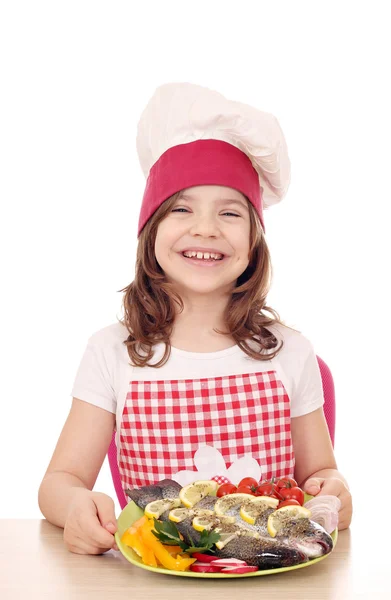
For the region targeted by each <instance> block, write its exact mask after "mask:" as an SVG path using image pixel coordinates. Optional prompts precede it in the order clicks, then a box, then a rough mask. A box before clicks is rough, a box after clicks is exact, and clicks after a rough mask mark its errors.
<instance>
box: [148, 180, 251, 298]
mask: <svg viewBox="0 0 391 600" xmlns="http://www.w3.org/2000/svg"><path fill="white" fill-rule="evenodd" d="M249 251H250V215H249V209H248V204H247V200H246V198H245V196H243V194H241V193H240V192H238V191H236V190H234V189H232V188H229V187H225V186H218V185H199V186H195V187H191V188H187V189H186V190H182V192H181V193H180V194H179V196H178V199H177V200H176V202H175V204H174V206H173V207H172V209H171V211H170V212H169V213H168V215H167V216H166V217H165V218H164V219H163V220H162V221H161V222H160V223H159V225H158V230H157V235H156V241H155V255H156V259H157V261H158V263H159V265H160V267H161V268H162V269H163V271H164V273H165V274H166V277H167V278H168V280H169V281H171V282H174V283H175V284H176V286H175V287H176V289H177V291H178V292H180V291H182V292H184V293H185V295H187V294H189V293H191V294H192V295H193V294H210V293H213V292H216V293H218V292H223V293H224V292H225V293H229V292H230V291H231V290H232V289H233V287H235V283H236V280H237V278H238V277H239V276H240V275H241V274H242V273H243V272H244V271H245V270H246V268H247V265H248V263H249ZM195 252H197V256H196V257H194V256H193V257H191V254H193V255H194V253H195ZM184 253H185V254H187V255H188V256H187V257H186V256H185V255H184ZM211 254H212V256H211Z"/></svg>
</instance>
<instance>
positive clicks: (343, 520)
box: [303, 477, 353, 530]
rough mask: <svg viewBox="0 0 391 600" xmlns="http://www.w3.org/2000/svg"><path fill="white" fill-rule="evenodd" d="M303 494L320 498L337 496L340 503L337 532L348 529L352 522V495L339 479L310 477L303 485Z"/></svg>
mask: <svg viewBox="0 0 391 600" xmlns="http://www.w3.org/2000/svg"><path fill="white" fill-rule="evenodd" d="M303 490H304V492H307V494H311V496H322V495H326V494H330V495H331V496H337V497H338V498H339V499H340V501H341V508H340V509H339V513H338V530H342V529H346V528H347V527H349V525H350V523H351V520H352V512H353V506H352V495H351V493H350V492H349V490H348V488H347V487H346V485H345V484H344V482H343V481H341V479H338V478H337V477H328V478H326V479H325V478H323V477H310V478H309V479H307V481H306V482H305V484H304V487H303Z"/></svg>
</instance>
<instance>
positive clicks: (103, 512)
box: [94, 492, 117, 533]
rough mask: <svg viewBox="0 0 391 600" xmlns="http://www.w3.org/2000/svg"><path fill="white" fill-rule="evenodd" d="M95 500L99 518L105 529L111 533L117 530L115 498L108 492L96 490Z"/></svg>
mask: <svg viewBox="0 0 391 600" xmlns="http://www.w3.org/2000/svg"><path fill="white" fill-rule="evenodd" d="M94 502H95V506H96V512H97V515H98V519H99V521H100V523H101V525H102V527H104V528H105V529H107V531H109V532H110V533H115V532H116V531H117V519H116V518H115V511H114V500H113V499H112V498H110V497H109V496H106V494H101V493H99V492H96V493H95V495H94Z"/></svg>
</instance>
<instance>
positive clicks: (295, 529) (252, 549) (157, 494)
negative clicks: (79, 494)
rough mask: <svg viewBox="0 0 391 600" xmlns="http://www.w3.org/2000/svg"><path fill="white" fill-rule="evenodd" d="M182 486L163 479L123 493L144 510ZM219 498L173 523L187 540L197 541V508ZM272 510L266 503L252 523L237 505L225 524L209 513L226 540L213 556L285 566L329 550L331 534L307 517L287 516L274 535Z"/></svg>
mask: <svg viewBox="0 0 391 600" xmlns="http://www.w3.org/2000/svg"><path fill="white" fill-rule="evenodd" d="M180 490H181V486H180V485H179V484H178V483H176V482H175V481H172V480H170V479H164V480H162V481H159V482H157V483H156V484H154V485H150V486H145V487H142V488H140V489H130V490H127V491H126V494H127V495H128V496H129V497H130V498H131V499H132V500H133V501H134V502H135V503H136V504H137V505H138V506H139V507H140V508H142V509H143V510H144V509H145V507H146V505H147V504H148V503H149V502H153V501H154V500H159V499H162V498H177V497H178V496H179V492H180ZM217 500H218V498H216V497H214V496H206V497H205V498H202V500H200V501H199V502H198V503H197V504H195V505H194V506H193V507H192V508H189V509H188V511H189V517H188V518H186V519H184V520H182V521H180V522H179V523H176V527H177V529H178V531H179V532H180V533H181V534H182V536H183V538H184V540H185V541H186V543H188V544H189V545H190V544H194V545H197V544H198V543H199V541H200V533H199V532H198V531H197V530H196V529H194V527H193V525H192V523H193V518H194V515H195V514H196V512H197V509H209V510H213V508H214V505H215V503H216V501H217ZM273 511H274V509H273V508H270V507H266V508H265V510H263V511H262V510H261V511H260V513H259V515H258V516H257V518H256V520H255V523H254V525H250V524H249V523H247V522H246V521H244V520H243V519H242V518H241V517H240V506H236V507H234V508H233V509H230V510H229V511H228V512H227V516H228V515H229V516H234V517H235V522H234V523H230V524H228V523H227V522H225V521H224V518H219V517H217V515H213V516H211V517H210V518H211V526H210V528H211V529H216V531H217V532H218V533H220V535H221V536H222V539H224V540H227V541H225V542H224V543H225V545H224V546H223V547H222V548H220V549H218V548H216V556H218V557H221V558H231V557H234V558H238V559H240V560H245V561H246V562H247V563H248V564H249V565H256V566H258V567H259V568H260V569H269V568H278V567H288V566H293V565H297V564H300V563H303V562H306V561H308V559H309V558H315V557H317V556H321V555H323V554H327V553H329V552H331V550H332V548H333V540H332V538H331V537H330V535H329V534H328V533H327V532H326V531H325V530H324V529H323V527H321V526H320V525H318V524H317V523H314V522H313V521H311V520H310V519H307V518H301V519H295V518H290V519H287V521H286V523H284V524H283V526H282V527H281V528H280V529H279V531H278V533H277V535H276V537H275V538H272V537H271V536H270V535H269V532H268V529H267V520H268V517H269V515H270V514H271V513H272V512H273ZM169 512H170V511H169V510H167V511H166V512H165V513H163V514H162V515H161V517H160V519H161V520H164V521H165V520H167V519H168V516H169Z"/></svg>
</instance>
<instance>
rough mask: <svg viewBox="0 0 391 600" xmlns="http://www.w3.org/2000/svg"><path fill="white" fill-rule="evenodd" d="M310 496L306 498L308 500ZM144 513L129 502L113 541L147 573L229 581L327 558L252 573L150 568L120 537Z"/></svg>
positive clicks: (131, 561) (295, 567)
mask: <svg viewBox="0 0 391 600" xmlns="http://www.w3.org/2000/svg"><path fill="white" fill-rule="evenodd" d="M310 497H311V496H307V497H306V501H307V499H309V498H310ZM143 514H144V511H143V510H141V508H139V507H138V506H137V504H135V503H134V502H133V501H131V502H129V504H128V505H127V506H125V508H124V509H123V511H122V512H121V514H120V515H119V517H118V521H117V522H118V531H117V532H116V534H115V541H116V543H117V546H118V548H119V550H120V552H121V553H122V554H123V555H124V557H125V558H126V559H127V560H128V561H129V562H130V563H132V564H133V565H135V566H136V567H141V568H142V569H146V570H147V571H153V572H154V573H163V575H179V576H180V577H198V578H201V579H205V578H213V579H229V578H232V577H259V576H260V575H274V574H276V573H283V572H284V571H293V570H294V569H303V568H305V567H310V566H311V565H314V564H316V563H318V562H319V561H321V560H324V559H325V558H327V556H329V555H330V553H329V554H325V555H324V556H319V558H313V559H311V560H309V561H308V562H305V563H301V564H299V565H294V566H293V567H281V568H279V569H264V570H259V571H253V572H252V573H232V574H230V575H229V574H226V573H194V572H193V571H173V570H171V569H165V568H164V567H150V566H149V565H145V564H144V563H143V561H142V559H141V558H140V557H139V556H138V554H136V552H134V551H133V550H132V549H131V548H129V546H126V545H125V544H123V543H122V542H121V537H122V534H123V533H124V531H126V529H128V527H130V526H131V525H132V523H134V522H135V521H137V519H139V518H140V517H142V516H143ZM331 537H332V539H333V542H334V547H335V544H336V543H337V537H338V530H337V529H335V530H334V531H333V533H332V534H331Z"/></svg>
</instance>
